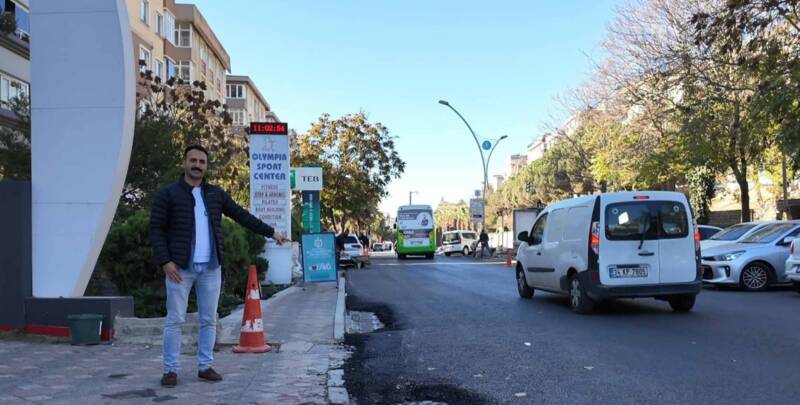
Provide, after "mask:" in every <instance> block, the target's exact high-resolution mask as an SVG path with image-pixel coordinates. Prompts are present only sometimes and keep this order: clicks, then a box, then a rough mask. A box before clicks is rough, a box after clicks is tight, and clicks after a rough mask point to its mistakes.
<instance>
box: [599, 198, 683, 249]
mask: <svg viewBox="0 0 800 405" xmlns="http://www.w3.org/2000/svg"><path fill="white" fill-rule="evenodd" d="M605 219H606V239H608V240H640V239H642V238H644V239H645V240H653V239H676V238H685V237H687V236H688V235H689V220H688V215H687V214H686V207H685V205H684V204H682V203H679V202H675V201H631V202H625V203H617V204H609V205H608V206H607V207H606V218H605Z"/></svg>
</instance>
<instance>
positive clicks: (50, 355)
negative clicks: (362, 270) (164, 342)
mask: <svg viewBox="0 0 800 405" xmlns="http://www.w3.org/2000/svg"><path fill="white" fill-rule="evenodd" d="M337 294H338V290H337V288H336V285H334V284H333V283H330V284H312V285H306V287H305V289H302V288H299V287H292V288H291V289H290V290H287V291H286V292H284V293H283V294H282V295H280V296H279V297H276V298H275V300H274V302H271V301H273V300H272V299H271V300H267V301H265V302H264V303H265V304H267V305H265V309H266V310H267V311H268V312H267V313H265V314H264V320H265V328H266V334H267V341H269V342H277V343H279V344H280V346H276V347H280V348H279V349H278V350H274V351H273V352H270V353H266V354H234V353H232V352H231V348H230V347H229V346H219V351H218V352H217V353H215V364H214V368H215V369H216V370H217V371H219V372H220V373H221V374H223V376H224V381H221V382H218V383H208V382H205V381H202V380H199V379H198V378H197V366H196V359H195V356H193V355H182V356H181V367H182V369H181V371H180V372H179V374H178V380H179V384H178V386H177V387H176V388H162V387H161V386H160V385H159V380H160V377H161V373H162V365H161V364H162V363H161V347H160V346H146V345H132V344H113V345H98V346H71V345H69V344H67V343H30V342H21V341H0V359H2V361H0V404H6V403H32V402H33V403H48V404H62V403H63V404H140V403H167V404H206V403H207V404H214V403H226V404H245V403H246V404H249V403H256V404H306V403H312V404H327V403H331V399H333V400H334V403H346V401H347V396H346V391H344V389H343V388H341V387H342V385H343V382H342V381H341V372H340V371H338V370H335V369H338V368H340V367H341V365H342V363H343V361H344V359H345V358H346V357H347V356H348V355H349V353H348V352H346V350H345V349H344V347H343V346H340V345H338V344H337V343H336V342H335V341H334V338H333V328H334V312H335V311H336V303H337ZM329 385H331V387H329Z"/></svg>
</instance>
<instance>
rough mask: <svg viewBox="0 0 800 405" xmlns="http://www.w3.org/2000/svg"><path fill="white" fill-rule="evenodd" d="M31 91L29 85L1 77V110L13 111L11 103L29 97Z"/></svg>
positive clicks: (7, 77) (8, 77)
mask: <svg viewBox="0 0 800 405" xmlns="http://www.w3.org/2000/svg"><path fill="white" fill-rule="evenodd" d="M29 90H30V89H29V87H28V83H25V82H23V81H21V80H17V79H15V78H13V77H10V76H6V75H2V76H0V108H4V109H11V101H12V100H14V99H15V98H17V97H22V96H28V95H29V94H30V92H29Z"/></svg>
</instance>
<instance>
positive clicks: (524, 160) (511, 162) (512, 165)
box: [506, 154, 528, 177]
mask: <svg viewBox="0 0 800 405" xmlns="http://www.w3.org/2000/svg"><path fill="white" fill-rule="evenodd" d="M527 165H528V156H527V155H522V154H516V155H511V157H510V158H509V159H508V168H507V169H506V171H507V172H506V175H507V176H508V177H511V176H513V175H515V174H517V173H519V172H520V171H522V169H524V168H525V166H527Z"/></svg>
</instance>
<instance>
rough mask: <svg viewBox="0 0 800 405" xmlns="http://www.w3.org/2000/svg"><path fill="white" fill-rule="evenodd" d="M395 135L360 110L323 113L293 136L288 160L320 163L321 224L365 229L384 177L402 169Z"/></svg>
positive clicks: (384, 184) (382, 192) (382, 189)
mask: <svg viewBox="0 0 800 405" xmlns="http://www.w3.org/2000/svg"><path fill="white" fill-rule="evenodd" d="M395 139H396V137H394V136H391V135H390V134H389V130H388V129H387V128H386V127H385V126H383V125H382V124H381V123H379V122H378V123H372V122H370V121H369V120H368V119H367V116H366V114H364V113H363V112H360V113H357V114H348V115H345V116H342V117H339V118H336V119H332V118H331V117H330V115H328V114H323V115H322V116H320V118H319V120H318V121H317V122H314V123H313V124H312V125H311V128H310V129H309V130H308V132H306V133H304V134H302V135H299V136H297V137H296V138H295V139H293V140H292V143H293V148H292V164H294V165H308V164H315V165H319V166H320V167H322V170H323V173H324V176H323V179H324V180H323V181H324V182H325V184H324V188H323V190H322V192H321V195H320V200H321V203H322V212H321V216H322V220H323V221H324V223H325V227H327V228H329V229H336V230H337V231H342V230H344V229H345V228H346V227H347V226H348V225H350V226H353V227H359V228H361V229H364V228H365V227H366V225H367V224H369V223H370V222H371V220H372V219H373V218H374V216H375V215H376V214H377V213H378V209H377V207H378V204H379V203H380V201H381V199H382V198H383V197H385V196H386V195H387V194H388V190H387V187H388V185H389V182H390V181H391V180H392V179H395V178H399V177H400V175H401V174H402V173H403V171H404V170H405V162H403V160H402V159H400V156H399V155H398V153H397V151H396V150H395Z"/></svg>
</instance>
